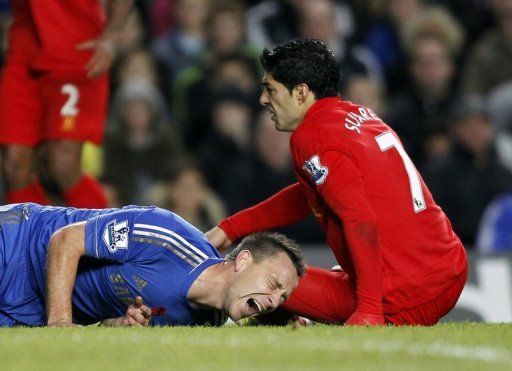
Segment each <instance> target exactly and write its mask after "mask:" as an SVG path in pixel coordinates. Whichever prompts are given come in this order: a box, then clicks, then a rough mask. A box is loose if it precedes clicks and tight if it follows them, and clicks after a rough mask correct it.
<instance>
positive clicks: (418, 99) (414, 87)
mask: <svg viewBox="0 0 512 371" xmlns="http://www.w3.org/2000/svg"><path fill="white" fill-rule="evenodd" d="M403 43H404V47H405V50H407V53H408V56H409V66H408V68H409V74H410V78H411V83H410V85H409V86H408V87H407V88H405V89H403V90H402V91H400V92H398V93H396V94H395V95H394V96H392V98H391V101H390V106H391V107H393V110H392V111H390V115H389V116H388V117H387V121H388V122H389V124H390V125H391V126H392V127H393V128H394V129H395V130H396V131H397V132H398V134H399V135H400V138H401V140H402V141H403V143H404V146H405V148H406V149H407V153H408V154H409V155H410V156H411V158H412V160H413V162H414V163H415V164H416V166H417V167H419V168H420V169H421V168H422V167H423V165H424V164H425V162H426V161H427V160H428V158H430V157H440V156H442V155H444V154H445V153H446V152H447V151H448V149H449V139H448V135H447V127H446V123H447V122H448V121H447V119H446V117H443V115H445V113H446V112H448V110H449V108H450V107H451V105H452V103H453V100H454V99H455V91H454V88H453V85H454V78H455V72H456V70H455V69H456V63H455V61H456V56H457V54H458V52H459V51H460V48H461V47H462V43H463V31H462V29H461V27H460V26H459V24H458V23H457V21H456V20H455V19H454V18H453V17H452V16H451V15H450V14H449V13H447V12H446V11H445V10H443V9H442V8H431V9H428V10H425V11H423V12H421V13H420V14H418V15H417V16H416V17H414V18H413V19H411V20H410V21H409V23H408V24H407V26H405V32H404V37H403Z"/></svg>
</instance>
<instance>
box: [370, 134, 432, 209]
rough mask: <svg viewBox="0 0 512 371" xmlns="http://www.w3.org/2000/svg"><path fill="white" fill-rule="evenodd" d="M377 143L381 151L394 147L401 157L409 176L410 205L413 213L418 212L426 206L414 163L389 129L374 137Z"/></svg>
mask: <svg viewBox="0 0 512 371" xmlns="http://www.w3.org/2000/svg"><path fill="white" fill-rule="evenodd" d="M375 140H376V141H377V144H378V146H379V148H380V150H381V151H382V152H384V151H387V150H389V149H391V148H395V149H396V150H397V152H398V154H399V155H400V158H401V159H402V162H403V164H404V167H405V171H406V172H407V176H408V178H409V185H410V187H411V196H412V205H413V208H414V212H415V213H419V212H420V211H423V210H425V209H426V208H427V204H426V203H425V196H424V195H423V189H422V187H421V180H420V176H419V175H418V172H417V171H416V168H415V167H414V164H413V163H412V161H411V159H410V158H409V156H408V155H407V153H406V152H405V150H404V147H403V146H402V144H401V143H400V142H399V141H398V139H397V138H396V137H395V136H394V135H393V133H391V132H390V131H388V132H385V133H382V134H380V135H378V136H376V137H375Z"/></svg>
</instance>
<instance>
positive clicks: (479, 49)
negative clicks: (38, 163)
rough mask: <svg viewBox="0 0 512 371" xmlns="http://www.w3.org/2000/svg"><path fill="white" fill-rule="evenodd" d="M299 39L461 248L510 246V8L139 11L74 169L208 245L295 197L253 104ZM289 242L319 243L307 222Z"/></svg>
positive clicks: (284, 147)
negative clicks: (287, 44)
mask: <svg viewBox="0 0 512 371" xmlns="http://www.w3.org/2000/svg"><path fill="white" fill-rule="evenodd" d="M7 5H8V2H7V1H6V0H0V28H1V30H2V33H4V34H5V31H6V28H7V26H8V22H9V9H8V6H7ZM295 37H311V38H318V39H321V40H323V41H324V42H326V44H327V45H328V46H329V48H330V49H331V50H332V51H333V53H334V55H335V56H336V57H337V59H338V60H339V62H340V63H341V72H342V77H343V83H342V86H341V87H340V89H341V96H342V98H343V99H345V100H350V101H353V102H356V103H359V104H362V105H365V106H367V107H370V108H371V109H372V110H373V111H374V112H375V113H377V114H378V115H379V116H380V117H382V118H383V119H384V121H385V122H387V123H388V124H389V125H390V126H391V127H392V128H394V129H395V130H396V131H397V133H398V134H399V136H400V138H401V139H402V141H403V143H404V146H405V147H406V150H407V152H408V153H409V155H410V156H411V158H412V160H413V161H414V163H415V164H416V166H417V167H418V169H419V170H420V173H421V174H422V175H423V177H424V180H425V181H426V183H427V185H428V186H429V187H430V190H431V191H432V193H433V195H434V198H435V200H436V201H437V203H438V204H439V205H440V206H441V207H442V208H443V209H444V210H445V212H446V213H447V214H448V216H449V217H450V219H451V221H452V223H453V226H454V229H455V231H456V232H457V233H458V235H459V236H460V238H461V239H462V240H463V242H464V243H465V245H466V247H468V248H470V249H471V248H473V247H477V248H479V249H482V250H484V249H486V248H488V247H489V246H490V245H491V244H492V241H491V240H493V239H494V238H495V236H494V235H493V232H492V230H490V229H492V227H494V226H495V225H496V224H499V223H502V224H503V223H505V224H504V225H510V226H511V227H510V228H505V229H506V230H507V229H510V230H511V231H510V232H508V233H512V216H511V211H510V210H512V200H511V199H512V197H511V196H510V194H512V0H444V1H443V0H439V1H433V0H431V1H427V0H366V1H360V0H352V1H334V0H262V1H257V0H246V1H241V0H238V1H237V0H139V1H137V3H136V8H135V10H134V11H133V12H132V14H131V15H130V17H129V18H128V19H126V25H125V29H124V31H123V34H122V40H121V43H120V49H119V56H118V59H117V64H116V66H115V67H114V68H113V70H112V74H111V85H112V86H111V98H110V99H111V102H110V103H111V104H110V114H109V118H108V122H107V130H106V136H105V141H104V145H103V147H102V148H99V147H93V146H92V145H90V146H87V147H86V149H85V151H84V155H83V163H84V169H85V170H86V171H87V172H89V173H92V174H93V175H95V176H98V177H99V178H100V180H101V182H102V184H103V185H104V187H105V190H106V191H107V194H108V197H109V200H110V204H111V206H120V205H126V204H141V205H143V204H155V205H158V206H161V207H166V208H169V209H171V210H173V211H175V212H177V213H178V214H180V215H181V216H183V217H184V218H185V219H186V220H188V221H190V222H191V223H192V224H194V225H195V226H197V227H198V228H200V229H202V230H203V231H206V230H208V229H209V228H211V227H213V226H214V225H216V224H217V223H218V222H219V221H220V220H221V219H222V218H223V217H225V216H227V215H229V214H230V213H233V212H236V211H238V210H240V209H242V208H245V207H247V206H250V205H253V204H254V203H256V202H259V201H262V200H263V199H265V198H266V197H268V196H270V195H272V194H273V193H275V192H276V191H278V190H280V189H281V188H283V187H284V186H286V185H288V184H291V183H292V182H294V181H295V177H294V174H293V170H292V167H291V158H290V154H289V150H288V139H289V134H288V133H280V132H277V131H276V130H275V129H274V124H273V122H272V121H271V120H270V116H269V114H267V113H266V112H265V111H264V110H263V109H262V107H260V106H259V103H258V98H259V94H260V92H261V85H260V79H261V77H262V70H261V66H260V64H259V54H260V52H261V49H262V48H264V47H273V46H275V45H277V44H279V43H280V42H283V41H287V40H290V39H293V38H295ZM3 50H4V52H5V45H4V48H3ZM507 223H509V224H507ZM283 231H284V232H285V233H287V234H288V235H290V236H291V237H293V238H295V239H297V240H298V241H299V242H301V243H324V241H325V238H324V236H323V234H322V232H321V231H320V229H319V227H318V226H317V225H316V222H315V221H314V220H313V219H312V218H311V219H308V220H305V221H304V222H303V223H301V224H298V225H296V226H293V227H290V228H287V229H285V230H283Z"/></svg>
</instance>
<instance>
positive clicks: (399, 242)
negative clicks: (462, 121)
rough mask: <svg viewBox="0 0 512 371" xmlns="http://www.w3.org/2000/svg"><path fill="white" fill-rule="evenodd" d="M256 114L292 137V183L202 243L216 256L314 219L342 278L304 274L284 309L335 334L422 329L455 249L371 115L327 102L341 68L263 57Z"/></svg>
mask: <svg viewBox="0 0 512 371" xmlns="http://www.w3.org/2000/svg"><path fill="white" fill-rule="evenodd" d="M261 61H262V64H263V67H264V69H265V75H264V77H263V86H264V91H263V93H262V94H261V97H260V102H261V104H262V105H264V106H265V107H267V108H268V110H269V111H270V113H271V115H272V120H273V121H274V123H275V126H276V129H277V130H280V131H290V132H293V134H292V136H291V139H290V150H291V152H292V155H293V160H294V168H295V173H296V176H297V178H298V182H297V183H295V184H293V185H291V186H289V187H287V188H285V189H283V190H282V191H280V192H279V193H277V194H275V195H274V196H272V197H270V198H269V199H267V200H265V201H263V202H262V203H260V204H258V205H256V206H253V207H251V208H248V209H246V210H243V211H240V212H239V213H237V214H235V215H233V216H231V217H229V218H227V219H225V220H223V221H222V222H221V223H220V224H219V226H217V227H215V228H213V229H212V230H211V231H209V232H208V233H207V236H208V238H209V239H210V241H211V242H212V243H213V244H214V246H216V247H217V248H219V249H220V250H223V249H225V248H227V247H228V246H229V245H230V244H231V241H234V240H236V239H238V238H240V237H241V236H244V235H246V234H248V233H250V232H254V231H258V230H263V229H269V228H275V227H279V226H283V225H286V224H290V223H293V222H296V221H298V220H300V219H301V218H303V217H305V216H307V215H308V214H309V213H313V214H314V215H315V217H316V218H317V220H318V222H319V223H320V225H321V226H322V228H323V230H324V231H325V233H326V235H327V243H328V244H329V246H330V248H331V249H332V251H333V253H334V256H335V257H336V260H337V261H338V262H339V264H340V266H341V268H342V270H336V271H327V270H322V269H318V268H315V267H309V268H308V271H307V273H306V275H305V277H304V278H302V279H301V281H300V283H299V287H298V288H297V290H296V291H295V292H294V294H293V295H292V296H291V298H290V299H289V300H288V301H287V302H286V303H285V304H284V308H286V309H287V310H289V311H291V312H292V313H295V314H299V315H302V316H305V317H308V318H311V319H313V320H317V321H322V322H328V323H345V324H346V325H383V324H386V323H391V324H396V325H433V324H435V323H436V322H437V321H438V320H439V319H440V318H441V317H442V316H444V315H445V314H446V313H448V312H449V311H450V310H451V309H452V308H453V307H454V305H455V303H456V302H457V299H458V297H459V295H460V293H461V291H462V289H463V287H464V284H465V282H466V274H467V261H466V253H465V250H464V247H463V246H462V244H461V242H460V240H459V238H458V237H457V236H456V235H455V233H454V232H453V230H452V227H451V224H450V221H449V220H448V218H447V217H446V215H445V214H444V213H443V211H442V210H441V209H440V208H439V206H437V205H436V204H435V202H434V200H433V199H432V195H431V194H430V192H429V191H428V189H427V187H426V186H425V183H424V182H423V180H422V178H421V176H420V175H419V174H418V171H417V170H416V168H415V167H414V165H413V163H412V162H411V160H410V159H409V157H408V155H407V153H406V152H405V150H404V148H403V146H402V144H401V142H400V139H399V138H398V137H397V135H396V133H395V132H394V131H393V130H392V129H391V128H390V127H389V126H387V125H386V124H385V123H384V122H382V120H381V119H379V117H377V116H376V115H375V114H374V113H373V112H372V110H371V109H368V108H365V107H362V106H359V105H357V104H354V103H351V102H348V101H343V100H341V99H340V97H339V96H338V86H339V81H340V73H339V71H340V68H339V65H338V64H337V62H336V61H335V59H334V57H333V55H332V53H331V52H330V51H329V50H328V49H327V48H326V47H325V45H324V44H323V43H322V42H320V41H318V40H312V39H298V40H293V41H290V42H287V43H284V44H281V45H279V46H277V47H275V48H274V49H272V50H268V49H265V50H264V51H263V53H262V56H261Z"/></svg>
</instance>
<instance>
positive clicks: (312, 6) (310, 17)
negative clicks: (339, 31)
mask: <svg viewBox="0 0 512 371" xmlns="http://www.w3.org/2000/svg"><path fill="white" fill-rule="evenodd" d="M301 5H302V6H301V7H300V8H299V9H300V12H301V17H300V20H301V21H300V32H301V36H302V37H309V38H312V39H319V40H322V41H323V42H325V43H328V42H329V41H330V39H331V38H333V37H334V36H336V19H335V9H334V4H333V2H332V1H330V0H305V1H303V2H301Z"/></svg>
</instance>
